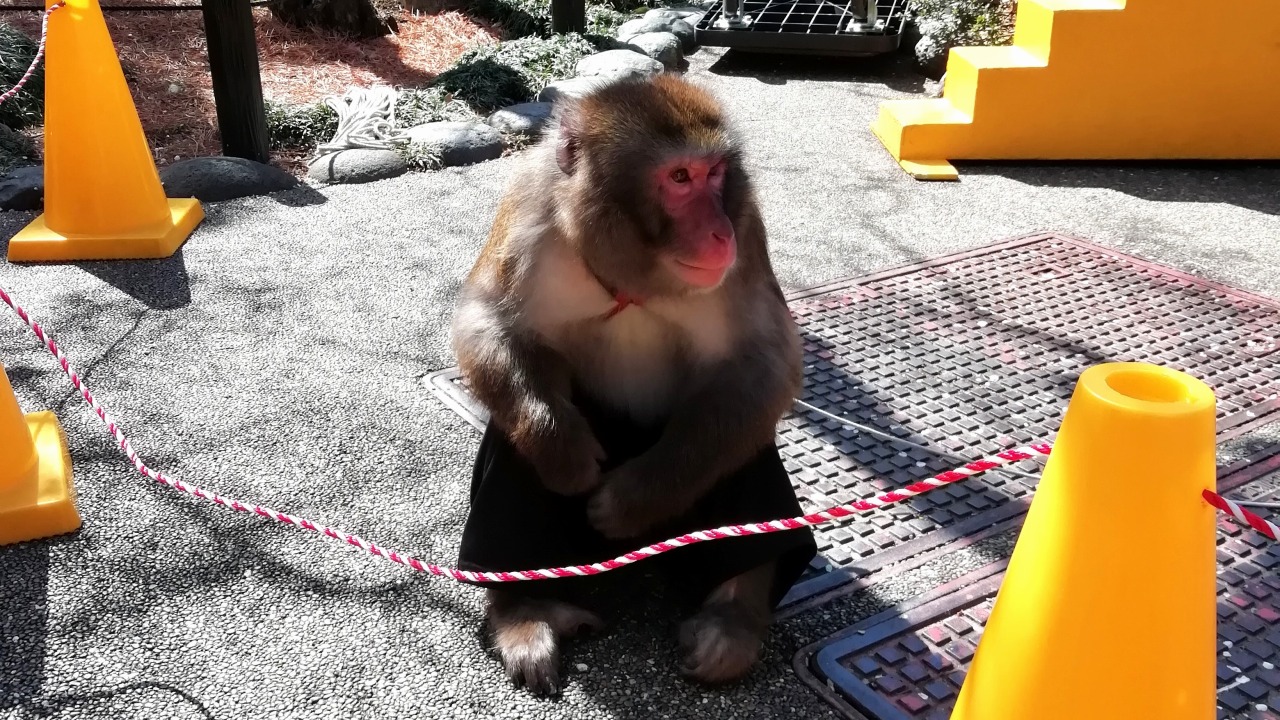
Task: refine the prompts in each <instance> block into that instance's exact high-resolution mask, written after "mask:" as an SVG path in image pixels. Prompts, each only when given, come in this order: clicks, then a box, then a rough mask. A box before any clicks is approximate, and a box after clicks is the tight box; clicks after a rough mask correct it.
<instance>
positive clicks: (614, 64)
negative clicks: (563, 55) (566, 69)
mask: <svg viewBox="0 0 1280 720" xmlns="http://www.w3.org/2000/svg"><path fill="white" fill-rule="evenodd" d="M662 70H663V67H662V63H660V62H658V61H657V60H654V59H653V58H651V57H649V56H648V55H644V54H641V53H638V52H632V51H631V50H606V51H604V52H602V53H596V54H595V55H588V56H587V57H584V58H582V59H581V60H579V61H578V76H579V77H592V76H596V77H604V78H617V79H621V78H627V77H639V78H646V77H652V76H654V75H657V74H658V73H660V72H662Z"/></svg>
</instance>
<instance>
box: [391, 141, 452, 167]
mask: <svg viewBox="0 0 1280 720" xmlns="http://www.w3.org/2000/svg"><path fill="white" fill-rule="evenodd" d="M396 152H397V153H399V154H400V157H402V158H404V161H405V163H406V164H408V166H409V167H410V168H411V169H413V170H439V169H440V168H441V167H443V164H442V163H441V161H440V155H441V153H440V148H438V147H436V146H435V145H432V144H429V143H402V144H400V145H397V146H396Z"/></svg>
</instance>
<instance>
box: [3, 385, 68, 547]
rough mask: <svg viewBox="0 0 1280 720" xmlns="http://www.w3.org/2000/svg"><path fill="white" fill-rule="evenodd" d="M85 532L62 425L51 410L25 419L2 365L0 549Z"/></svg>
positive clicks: (30, 415)
mask: <svg viewBox="0 0 1280 720" xmlns="http://www.w3.org/2000/svg"><path fill="white" fill-rule="evenodd" d="M79 527H80V513H79V512H78V511H77V510H76V505H75V488H74V486H73V485H72V482H71V455H70V453H69V452H68V451H67V438H66V436H65V435H63V433H62V426H61V425H59V424H58V418H57V417H56V416H54V414H53V413H51V412H47V411H46V412H36V413H31V414H29V415H26V416H25V417H24V416H23V414H22V411H21V410H20V409H19V408H18V399H17V398H16V397H14V394H13V387H12V386H11V385H10V384H9V376H8V375H7V374H6V373H5V371H4V366H3V365H0V545H10V544H13V543H19V542H25V541H27V540H36V539H39V538H46V537H52V536H54V535H61V534H63V533H69V532H72V531H74V530H76V529H78V528H79Z"/></svg>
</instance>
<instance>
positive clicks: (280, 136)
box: [266, 100, 338, 150]
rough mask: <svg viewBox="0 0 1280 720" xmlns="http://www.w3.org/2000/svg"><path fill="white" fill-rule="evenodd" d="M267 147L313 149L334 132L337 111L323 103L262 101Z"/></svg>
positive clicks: (336, 124)
mask: <svg viewBox="0 0 1280 720" xmlns="http://www.w3.org/2000/svg"><path fill="white" fill-rule="evenodd" d="M266 109H267V135H268V136H269V138H270V141H271V148H272V149H274V150H282V149H289V148H314V147H315V146H316V145H319V144H320V143H322V142H326V141H327V140H329V139H330V138H332V137H333V134H334V133H336V132H337V131H338V114H337V113H335V112H334V111H333V108H330V107H329V106H328V105H325V104H324V103H313V104H310V105H286V104H284V103H278V102H275V101H273V100H268V101H267V102H266Z"/></svg>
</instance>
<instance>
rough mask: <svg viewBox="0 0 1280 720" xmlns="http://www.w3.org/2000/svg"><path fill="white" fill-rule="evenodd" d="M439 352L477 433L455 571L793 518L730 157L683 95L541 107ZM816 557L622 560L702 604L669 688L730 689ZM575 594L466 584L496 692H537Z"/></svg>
mask: <svg viewBox="0 0 1280 720" xmlns="http://www.w3.org/2000/svg"><path fill="white" fill-rule="evenodd" d="M452 339H453V345H454V350H455V352H456V354H457V357H458V361H459V364H460V367H461V370H462V372H463V375H464V377H465V380H466V382H467V383H468V385H469V386H470V389H471V391H472V392H473V393H474V394H475V396H476V397H477V398H478V399H479V400H480V402H481V403H483V404H484V405H485V406H486V408H487V409H488V411H489V423H488V427H487V429H486V431H485V434H484V438H483V440H482V441H481V447H480V451H479V456H478V457H477V459H476V462H475V467H474V473H473V477H472V486H471V510H470V515H469V517H468V519H467V523H466V526H465V528H464V531H463V537H462V542H461V551H460V554H459V562H458V564H459V567H462V568H464V569H468V570H478V571H510V570H526V569H537V568H547V567H558V566H563V565H575V564H585V563H592V562H599V561H601V560H606V559H611V558H613V557H616V556H618V555H620V554H623V553H625V552H628V551H630V550H634V549H636V548H637V547H640V546H642V545H644V544H647V543H651V542H656V541H659V540H665V539H668V538H670V537H673V536H676V535H680V534H683V533H686V532H690V531H695V530H702V529H707V528H715V527H720V526H723V525H728V524H741V523H750V522H760V521H764V520H772V519H776V518H781V517H793V516H796V515H800V514H802V512H801V510H800V505H799V503H798V502H797V500H796V496H795V492H794V490H793V489H792V487H791V484H790V481H789V478H788V475H787V472H786V470H785V469H784V467H783V464H782V460H781V458H780V456H779V453H778V450H777V447H776V445H775V433H776V428H777V423H778V421H779V420H780V418H781V417H782V415H783V414H784V413H785V412H786V411H787V409H788V408H789V406H790V405H791V403H792V399H793V398H794V397H795V394H796V392H797V391H798V390H799V387H800V383H801V348H800V342H799V336H798V333H797V331H796V328H795V326H794V324H793V322H792V319H791V316H790V314H789V312H788V309H787V305H786V302H785V298H784V296H783V294H782V290H781V289H780V287H779V285H778V281H777V278H776V277H775V276H774V271H773V267H772V265H771V263H770V259H769V255H768V247H767V240H766V235H765V227H764V223H763V218H762V215H761V211H760V208H759V206H758V204H757V201H756V198H755V191H754V189H753V187H752V184H751V179H750V177H749V176H748V173H747V170H746V169H745V168H744V165H743V157H742V150H741V145H740V142H739V141H738V140H737V139H736V138H735V136H734V134H733V133H732V132H731V129H730V127H729V125H728V123H727V122H726V118H725V115H724V112H723V110H722V108H721V107H720V106H719V104H718V103H717V101H716V100H715V99H714V98H713V97H712V96H710V95H709V94H708V93H706V92H705V91H704V90H702V89H699V88H698V87H697V86H695V85H693V84H691V83H689V82H688V81H686V80H684V79H681V78H679V77H676V76H673V75H666V74H664V75H658V76H656V77H654V78H650V79H644V80H641V79H625V80H616V81H613V82H611V83H609V84H606V85H603V86H598V87H597V88H596V89H594V90H593V91H592V92H591V93H590V94H589V95H586V96H583V97H581V98H578V99H576V100H568V101H565V102H564V104H563V105H560V106H558V108H557V113H556V116H555V117H554V118H553V120H552V123H551V125H550V129H549V130H548V131H547V133H546V135H545V136H544V138H543V139H542V141H541V142H540V143H539V144H538V145H536V146H534V147H533V148H531V149H530V150H529V151H528V153H527V154H526V156H525V158H524V160H523V164H522V165H521V166H520V167H519V169H518V170H517V171H516V172H515V176H514V177H513V179H512V181H511V184H510V186H509V189H508V191H507V194H506V195H505V197H504V198H503V199H502V201H501V203H500V205H499V207H498V211H497V216H496V218H495V220H494V222H493V226H492V230H491V231H490V234H489V237H488V240H487V242H486V244H485V246H484V249H483V250H482V252H481V254H480V256H479V259H478V260H477V261H476V263H475V266H474V268H473V269H472V271H471V273H470V275H469V276H468V277H467V279H466V282H465V283H464V286H463V288H462V291H461V296H460V299H459V304H458V307H457V310H456V314H455V316H454V321H453V328H452ZM815 553H816V545H815V543H814V540H813V535H812V533H811V532H810V531H809V530H808V529H800V530H793V531H788V532H783V533H772V534H768V535H756V536H750V537H735V538H730V539H723V540H716V541H710V542H704V543H700V544H697V545H693V546H689V547H684V548H680V549H677V550H673V551H671V552H669V553H666V554H664V555H660V556H658V557H656V558H653V559H649V560H645V561H643V562H642V563H641V564H643V565H645V566H647V567H653V566H655V565H656V564H660V565H661V566H662V567H663V568H664V569H666V570H669V571H671V572H672V573H673V574H674V576H675V577H674V578H673V579H674V580H676V583H675V584H674V587H675V588H677V589H678V590H679V591H681V592H689V593H693V598H694V599H695V602H697V603H699V604H700V606H701V609H700V611H698V612H697V613H696V614H694V615H693V616H692V617H690V618H688V619H687V620H685V621H684V622H683V624H682V625H681V628H680V632H679V638H678V640H679V643H680V647H681V650H682V656H683V662H682V668H681V670H682V672H683V673H684V674H685V675H686V676H688V677H690V678H693V679H695V680H698V681H702V682H705V683H720V682H729V681H734V680H737V679H739V678H741V677H742V676H743V675H745V674H746V673H747V672H748V671H750V670H751V668H752V667H753V666H754V664H755V663H756V661H757V660H758V658H759V656H760V653H761V650H762V648H763V643H764V640H765V639H766V633H767V629H768V626H769V624H770V621H771V618H772V612H773V609H774V608H775V607H776V605H777V603H778V602H779V601H780V600H781V598H782V596H783V595H784V594H785V593H786V592H787V590H788V589H789V588H790V586H791V585H792V583H794V582H795V581H796V579H798V578H799V576H800V574H801V573H802V572H803V570H804V568H805V566H806V565H807V564H808V563H809V561H810V560H811V559H812V558H813V556H814V554H815ZM633 567H634V566H633ZM614 572H625V571H624V570H616V571H614ZM598 579H599V578H566V579H547V580H533V581H522V582H515V583H494V584H490V585H487V588H488V589H487V598H486V601H487V615H488V622H489V630H490V632H491V635H492V642H493V645H494V648H495V649H496V651H497V653H498V654H499V655H500V657H501V660H502V663H503V665H504V666H505V668H506V671H507V673H508V674H509V675H510V677H511V678H512V679H513V680H514V681H515V682H516V683H517V684H518V685H524V686H526V687H528V688H529V689H530V690H532V691H533V692H535V693H537V694H540V695H547V694H557V693H559V691H560V690H561V687H562V681H561V675H560V667H559V666H560V647H561V643H562V642H563V641H564V640H566V639H568V638H570V637H572V636H574V635H575V634H577V633H579V632H581V631H584V630H597V629H600V628H601V627H602V625H603V623H602V621H601V619H600V617H599V615H597V614H596V613H594V612H592V611H589V610H587V609H585V608H584V607H582V606H581V604H580V603H579V602H577V601H576V600H575V598H576V594H577V593H578V592H579V590H580V589H581V588H580V587H579V586H580V585H581V584H583V583H590V582H592V581H594V580H598ZM480 584H481V585H485V584H484V583H480Z"/></svg>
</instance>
